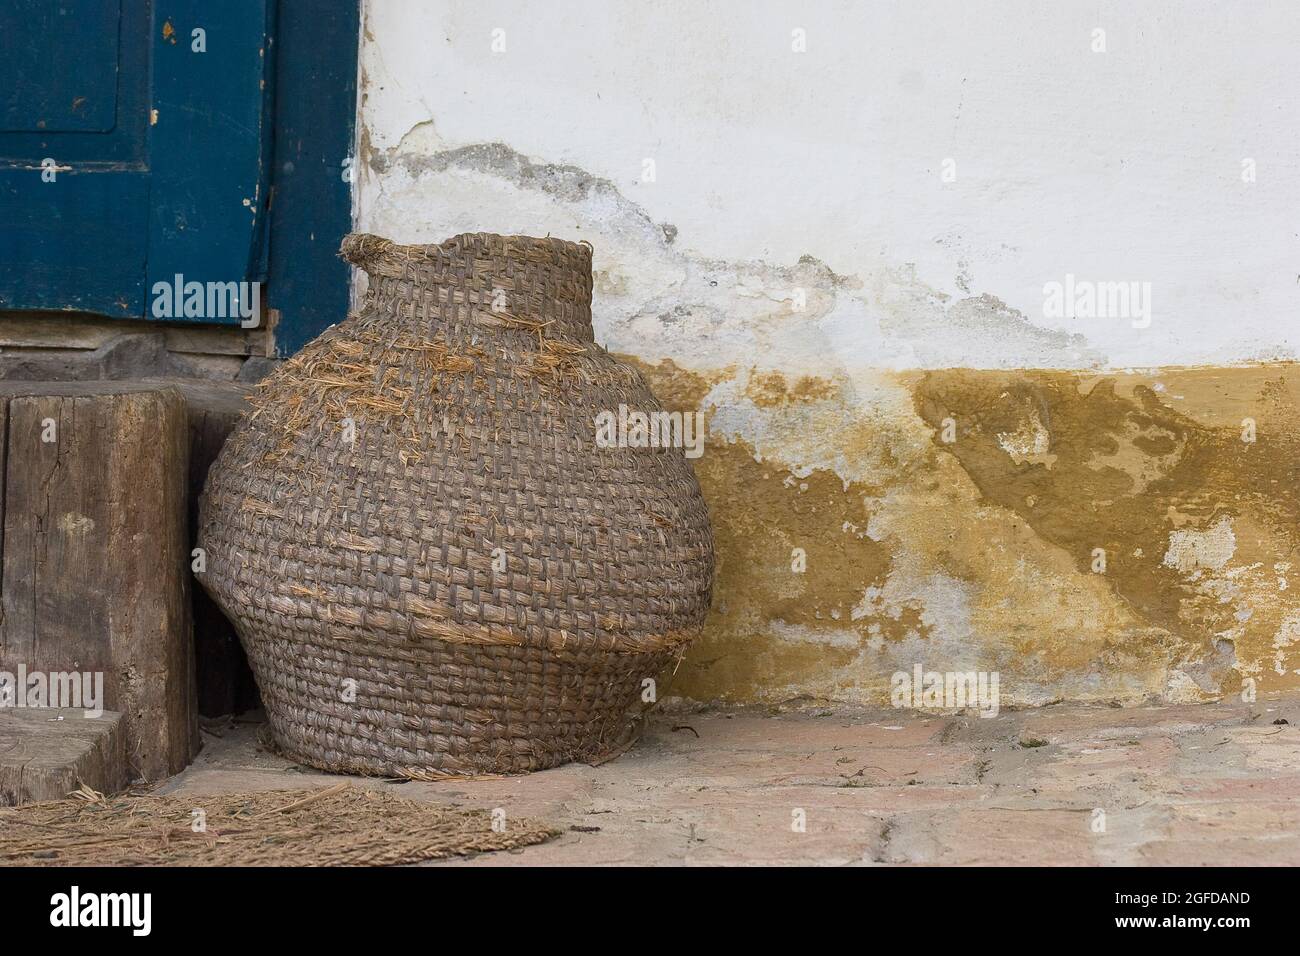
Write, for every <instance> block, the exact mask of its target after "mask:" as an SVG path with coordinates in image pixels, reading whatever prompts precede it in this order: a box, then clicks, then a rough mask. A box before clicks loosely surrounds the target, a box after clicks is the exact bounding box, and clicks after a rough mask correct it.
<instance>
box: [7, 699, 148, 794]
mask: <svg viewBox="0 0 1300 956" xmlns="http://www.w3.org/2000/svg"><path fill="white" fill-rule="evenodd" d="M129 782H130V771H129V769H128V767H127V760H126V735H125V734H124V733H123V725H122V715H121V714H116V713H113V712H111V711H104V712H103V713H102V714H100V715H99V716H97V717H87V716H86V714H85V711H84V710H82V709H77V708H60V709H49V708H42V709H27V708H5V709H2V710H0V806H5V807H12V806H17V805H19V804H23V803H38V802H40V801H42V800H63V799H66V798H67V796H68V795H69V794H70V793H72V792H73V791H74V790H77V789H78V788H80V787H82V786H87V787H90V788H91V789H92V790H98V791H99V792H100V793H104V794H110V793H117V792H118V791H119V790H122V789H124V788H125V787H126V785H127V784H128V783H129Z"/></svg>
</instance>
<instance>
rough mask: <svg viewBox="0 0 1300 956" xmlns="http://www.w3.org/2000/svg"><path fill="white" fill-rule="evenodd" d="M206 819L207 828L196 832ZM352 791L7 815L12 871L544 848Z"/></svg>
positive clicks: (6, 854) (91, 796) (130, 801)
mask: <svg viewBox="0 0 1300 956" xmlns="http://www.w3.org/2000/svg"><path fill="white" fill-rule="evenodd" d="M196 810H202V811H203V822H204V829H203V830H202V831H200V832H195V820H196V814H195V812H194V811H196ZM492 822H493V821H492V816H491V814H490V813H489V812H488V811H486V810H461V809H457V808H454V807H446V806H439V805H437V804H429V803H418V802H416V801H414V800H407V799H404V798H402V797H399V796H397V795H395V794H393V793H392V792H389V791H381V790H370V789H365V788H362V787H353V786H351V785H350V784H346V783H342V784H338V785H336V786H333V787H327V788H325V789H321V790H272V791H266V792H259V793H228V794H221V795H219V796H194V795H186V796H152V795H145V796H118V797H103V796H102V795H100V794H96V793H94V792H93V791H88V792H85V793H83V794H82V796H81V798H80V799H72V800H58V801H54V802H50V803H35V804H31V805H28V806H24V807H12V808H5V809H0V865H3V866H394V865H397V864H404V863H419V862H420V861H422V860H438V859H443V858H445V857H450V856H464V855H466V854H472V853H485V852H489V851H492V850H508V849H512V848H515V847H524V846H530V845H532V844H534V843H541V842H543V841H544V840H548V839H550V838H551V837H553V836H556V835H558V833H559V832H560V831H558V830H556V829H553V828H551V827H548V826H546V825H545V824H542V823H539V822H537V821H535V820H528V819H510V818H506V819H505V820H504V826H503V827H502V825H501V823H500V822H499V823H498V827H499V828H500V832H497V831H496V830H493V828H492Z"/></svg>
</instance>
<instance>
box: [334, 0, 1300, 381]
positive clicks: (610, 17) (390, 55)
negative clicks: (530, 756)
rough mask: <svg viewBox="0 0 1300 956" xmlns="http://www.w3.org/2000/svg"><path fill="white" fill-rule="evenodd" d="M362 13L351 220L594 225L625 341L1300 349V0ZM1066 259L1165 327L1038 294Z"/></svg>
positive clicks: (565, 0)
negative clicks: (951, 168) (1141, 298)
mask: <svg viewBox="0 0 1300 956" xmlns="http://www.w3.org/2000/svg"><path fill="white" fill-rule="evenodd" d="M364 15H365V21H364V23H365V26H364V36H363V43H362V51H361V59H362V67H361V68H362V101H361V104H360V113H361V143H360V149H361V160H362V162H361V176H360V178H359V181H358V194H357V196H358V198H357V219H358V227H359V228H361V229H364V230H367V231H372V232H376V233H379V234H381V235H386V236H389V237H390V238H393V239H396V240H399V241H405V242H434V241H439V240H441V239H444V238H447V237H448V236H450V235H453V234H455V233H457V232H462V231H477V230H487V231H496V232H521V233H530V234H545V233H548V232H549V233H551V234H553V235H558V236H562V237H565V238H571V239H582V238H586V239H588V240H590V241H591V242H592V243H593V245H594V246H595V250H596V269H597V272H598V276H597V279H598V281H597V303H596V307H597V309H596V311H597V323H596V324H597V338H598V339H599V340H600V341H602V342H603V343H604V344H606V345H607V346H608V347H610V348H612V349H616V350H620V351H627V352H633V353H636V354H639V355H642V356H643V357H645V358H647V359H651V360H654V359H657V358H660V357H672V358H674V359H675V360H677V361H678V362H679V363H681V364H685V365H688V366H699V367H709V366H717V365H720V364H728V363H732V362H741V363H745V362H752V363H755V364H760V365H761V364H764V363H765V362H766V363H768V364H773V365H782V366H786V367H794V366H807V367H817V366H818V365H824V364H826V363H833V364H836V365H838V366H841V367H845V368H850V369H852V368H858V367H885V368H906V367H942V366H952V365H968V366H975V367H1015V366H1053V367H1090V366H1100V367H1107V366H1109V367H1117V366H1154V365H1169V364H1176V365H1180V364H1200V363H1227V362H1240V361H1250V360H1257V359H1269V358H1291V357H1294V356H1293V350H1294V349H1295V348H1296V332H1295V328H1296V319H1297V297H1298V296H1300V70H1298V69H1297V65H1298V64H1297V59H1298V54H1297V53H1296V51H1297V49H1300V4H1295V3H1291V2H1283V0H1277V2H1251V3H1222V2H1213V3H1211V2H1186V0H1145V2H1125V3H1120V2H1114V3H1108V2H1096V0H1092V2H1076V0H1054V2H1051V3H1044V2H1041V0H999V2H992V0H931V2H884V0H878V2H835V0H822V2H793V0H788V2H753V0H656V2H653V3H647V2H609V0H605V2H600V0H559V2H554V3H545V4H542V3H525V2H514V0H440V2H414V0H409V2H408V0H367V2H366V5H365V13H364ZM796 28H801V29H803V30H805V31H806V36H807V51H806V52H804V53H796V52H793V51H792V49H791V42H792V30H794V29H796ZM1097 28H1100V29H1103V30H1104V31H1105V37H1106V52H1104V53H1097V52H1093V51H1092V49H1091V45H1092V44H1093V42H1094V34H1093V31H1094V29H1097ZM494 30H503V31H504V40H505V51H504V52H493V49H492V43H493V38H494V34H493V31H494ZM497 36H498V37H500V34H498V35H497ZM647 158H649V159H653V160H654V162H655V166H656V181H655V182H653V183H648V182H643V181H642V172H643V160H645V159H647ZM946 158H951V159H952V160H954V161H955V164H956V172H957V178H956V180H955V182H947V183H946V182H943V181H942V178H941V171H942V168H943V166H942V164H943V161H944V160H945V159H946ZM1247 158H1250V159H1253V160H1254V161H1255V163H1256V170H1257V180H1256V181H1255V182H1253V183H1247V182H1243V180H1242V161H1243V159H1247ZM808 257H811V258H808ZM801 259H803V261H802V262H801V261H800V260H801ZM1066 273H1073V274H1075V275H1076V276H1078V277H1079V278H1081V279H1090V280H1097V281H1130V280H1131V281H1140V282H1149V283H1151V294H1152V307H1153V308H1152V322H1151V325H1150V327H1149V328H1146V329H1135V328H1133V324H1132V322H1130V321H1129V320H1127V319H1124V318H1108V319H1098V318H1093V319H1073V320H1071V319H1047V318H1045V317H1044V315H1043V299H1044V296H1043V285H1044V283H1046V282H1049V281H1052V280H1057V281H1059V280H1062V279H1063V278H1064V276H1065V274H1066ZM794 288H806V289H808V290H809V292H808V294H809V305H808V309H807V311H806V312H804V313H795V312H794V311H793V310H792V308H791V301H792V300H791V290H792V289H794Z"/></svg>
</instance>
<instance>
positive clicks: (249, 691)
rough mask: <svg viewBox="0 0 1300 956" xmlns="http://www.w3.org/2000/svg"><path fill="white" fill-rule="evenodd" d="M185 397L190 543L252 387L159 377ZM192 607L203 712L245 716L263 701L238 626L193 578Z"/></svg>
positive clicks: (162, 382) (209, 715)
mask: <svg viewBox="0 0 1300 956" xmlns="http://www.w3.org/2000/svg"><path fill="white" fill-rule="evenodd" d="M158 384H167V385H173V386H175V387H176V388H178V389H180V390H181V392H182V393H183V394H184V396H185V406H186V409H187V410H188V412H189V428H190V479H189V493H190V500H189V526H188V527H189V535H190V537H189V541H190V547H193V546H194V545H193V542H194V541H195V540H196V537H197V531H198V521H199V515H198V511H199V495H200V493H201V492H202V491H203V484H204V482H205V481H206V480H207V477H208V469H209V468H211V467H212V463H213V462H214V461H216V460H217V455H218V454H219V453H220V452H221V446H222V445H224V444H225V443H226V439H227V438H228V437H229V436H230V432H231V430H232V429H234V427H235V424H236V423H237V422H238V421H239V419H240V418H241V417H242V416H243V415H244V413H245V412H247V411H248V410H249V405H248V393H249V392H250V391H252V386H251V385H246V384H240V383H235V382H204V381H196V380H194V379H166V380H158ZM190 596H191V600H192V602H193V609H194V652H195V653H194V657H195V671H196V677H197V680H198V707H199V713H200V714H202V715H204V716H205V717H221V716H224V715H225V714H241V713H243V712H244V711H247V710H253V709H254V708H256V707H259V706H260V705H261V698H260V697H259V696H258V693H257V683H256V681H254V679H253V670H252V668H251V667H250V666H249V663H248V656H247V655H246V654H245V653H244V648H243V646H242V645H241V644H240V643H239V636H238V635H237V634H236V633H235V628H234V625H233V624H231V623H230V621H229V620H228V619H227V618H226V616H225V615H224V614H222V613H221V609H220V608H218V607H217V605H216V602H214V601H213V600H212V598H211V597H209V596H208V592H207V591H205V590H204V589H203V588H202V587H201V586H199V584H198V582H197V581H191V582H190Z"/></svg>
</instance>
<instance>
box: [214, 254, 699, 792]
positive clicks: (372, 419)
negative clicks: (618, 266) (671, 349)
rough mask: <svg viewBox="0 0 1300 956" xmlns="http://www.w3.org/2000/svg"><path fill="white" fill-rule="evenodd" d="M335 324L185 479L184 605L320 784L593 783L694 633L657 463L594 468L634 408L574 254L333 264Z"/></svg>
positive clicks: (695, 494) (638, 402)
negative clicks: (598, 332) (196, 549)
mask: <svg viewBox="0 0 1300 956" xmlns="http://www.w3.org/2000/svg"><path fill="white" fill-rule="evenodd" d="M342 254H343V256H344V258H346V259H348V260H349V261H350V262H353V263H355V264H356V265H358V266H360V267H361V268H363V269H365V270H366V272H367V273H369V277H370V284H369V289H368V292H367V293H366V297H365V301H364V304H363V306H362V309H361V311H360V312H359V313H358V314H354V315H351V316H349V317H348V318H347V320H346V321H344V322H341V323H340V324H338V325H337V326H333V327H331V328H330V329H328V330H327V331H326V332H325V333H324V334H322V335H321V336H320V337H318V338H317V339H315V340H314V341H313V342H311V343H310V344H308V345H307V346H306V347H305V348H304V349H303V350H302V351H301V352H300V353H299V354H298V355H297V356H295V357H294V358H293V359H291V360H289V361H288V362H286V363H285V364H284V365H283V366H281V367H280V368H279V369H278V370H277V371H276V372H275V373H273V374H272V375H271V376H270V377H269V378H268V379H267V380H266V381H265V382H264V383H263V386H262V388H261V391H260V394H259V395H258V396H257V397H256V398H255V399H254V411H253V412H252V413H251V414H250V415H248V416H247V417H246V418H245V419H244V421H242V422H241V423H240V425H239V426H238V428H237V429H236V430H235V432H234V433H233V434H232V435H231V437H230V439H229V441H228V442H227V444H226V446H225V448H224V450H223V451H222V453H221V456H220V458H219V459H218V461H217V462H216V464H215V465H214V466H213V468H212V471H211V473H210V474H209V476H208V484H207V488H206V489H205V492H204V497H203V502H202V513H201V519H200V545H201V546H202V547H203V548H204V549H205V550H206V552H207V556H208V567H207V571H206V572H205V573H204V574H202V575H200V577H201V579H202V581H203V583H204V585H205V586H206V587H207V589H208V590H209V591H210V592H211V593H212V595H213V597H214V598H215V599H216V600H217V602H218V603H219V604H220V605H221V607H222V609H223V610H224V611H225V612H226V614H227V615H228V616H229V617H230V618H231V619H232V620H233V621H234V622H235V625H236V628H237V629H238V631H239V635H240V638H241V640H242V641H243V644H244V647H245V648H246V649H247V651H248V654H249V658H250V659H251V661H252V664H253V670H254V672H255V674H256V677H257V682H258V685H259V687H260V688H261V691H262V698H263V701H264V703H265V706H266V711H267V716H268V718H269V720H270V723H271V727H272V730H273V732H274V734H275V739H276V741H277V743H278V744H279V746H280V747H281V749H283V750H284V751H285V752H286V753H287V754H288V755H289V756H291V757H293V758H295V759H298V760H301V761H303V762H305V763H309V764H312V765H314V766H317V767H322V768H325V769H328V770H336V771H347V772H359V773H370V774H383V775H397V776H408V777H429V776H438V775H443V774H470V773H490V772H497V773H511V772H522V771H529V770H538V769H541V768H543V767H550V766H554V765H556V764H559V763H563V762H565V761H568V760H586V761H589V762H597V761H599V760H602V759H606V758H608V757H609V756H612V755H614V754H617V753H619V752H621V750H622V749H625V748H626V746H627V745H628V744H630V743H631V741H632V740H633V739H634V738H635V735H636V731H637V729H638V726H639V723H640V721H639V717H640V715H641V713H642V712H643V710H644V704H643V697H646V696H649V695H645V694H643V687H644V686H647V685H645V684H644V682H645V681H646V680H647V679H653V678H656V676H657V675H658V674H659V673H660V671H661V670H662V669H663V668H664V667H665V665H667V664H668V663H669V662H670V661H672V660H673V659H674V658H675V657H678V656H679V655H680V654H681V653H682V652H683V651H684V650H685V648H686V645H687V644H688V642H689V641H690V640H691V638H692V637H693V636H694V635H695V634H696V633H697V632H698V630H699V628H700V627H701V625H702V624H703V621H704V617H705V615H706V613H707V611H708V607H709V600H710V594H711V590H712V579H713V541H712V536H711V533H710V531H709V523H708V514H707V511H706V509H705V505H704V500H703V498H702V497H701V495H700V490H699V486H698V484H697V483H696V481H695V476H694V474H693V472H692V471H691V467H690V463H689V462H688V461H687V460H686V458H685V456H684V454H683V452H682V450H681V449H680V448H663V447H657V448H627V447H600V446H599V445H598V443H597V442H596V426H595V421H596V416H597V415H598V414H599V413H600V412H602V411H615V412H617V410H618V409H619V406H620V405H626V406H628V408H631V409H639V410H644V411H654V410H658V409H659V408H660V406H659V405H658V403H657V402H656V401H655V399H654V396H653V395H652V394H651V393H650V390H649V389H648V388H647V387H646V384H645V382H644V381H643V379H642V378H641V376H640V374H639V373H638V372H636V371H635V370H634V369H632V368H629V367H628V366H626V365H623V364H621V363H619V362H617V361H615V360H614V359H613V358H612V357H611V356H610V355H609V354H608V353H607V352H605V350H604V349H602V348H601V347H600V346H598V345H596V344H595V342H594V339H593V335H592V326H591V250H590V247H589V246H586V245H580V244H575V243H571V242H563V241H560V240H558V239H531V238H526V237H521V236H498V235H488V234H473V235H462V236H457V237H455V238H454V239H449V240H448V241H446V242H444V243H442V244H440V245H433V246H399V245H395V244H393V243H391V242H389V241H388V240H385V239H380V238H377V237H375V236H368V235H353V236H349V237H348V238H347V239H345V240H344V242H343V251H342Z"/></svg>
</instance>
